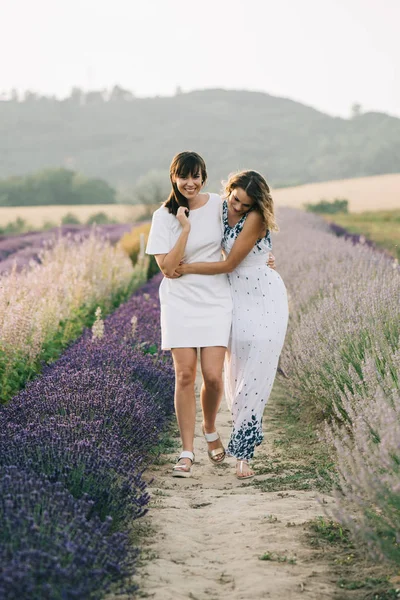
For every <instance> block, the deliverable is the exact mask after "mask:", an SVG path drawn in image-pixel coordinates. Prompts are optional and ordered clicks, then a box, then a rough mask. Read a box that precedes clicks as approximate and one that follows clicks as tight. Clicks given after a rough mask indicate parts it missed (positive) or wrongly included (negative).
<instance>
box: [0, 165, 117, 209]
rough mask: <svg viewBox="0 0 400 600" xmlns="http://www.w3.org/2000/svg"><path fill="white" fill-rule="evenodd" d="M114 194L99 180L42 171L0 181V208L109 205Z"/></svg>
mask: <svg viewBox="0 0 400 600" xmlns="http://www.w3.org/2000/svg"><path fill="white" fill-rule="evenodd" d="M114 202H115V190H114V189H113V188H112V187H111V186H110V185H109V184H108V183H106V182H105V181H103V180H101V179H87V178H85V177H83V176H81V175H77V174H76V173H74V171H69V170H68V169H46V170H44V171H39V172H36V173H33V174H31V175H26V176H24V177H9V178H8V179H3V180H0V206H52V205H57V204H58V205H64V204H67V205H68V204H113V203H114Z"/></svg>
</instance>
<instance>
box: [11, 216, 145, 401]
mask: <svg viewBox="0 0 400 600" xmlns="http://www.w3.org/2000/svg"><path fill="white" fill-rule="evenodd" d="M64 233H65V235H64V236H58V237H56V238H54V237H50V238H48V237H46V236H45V237H44V238H41V242H40V249H39V247H38V246H37V245H35V244H34V245H33V247H27V248H26V249H27V250H29V252H31V253H32V252H34V253H35V252H37V253H38V258H37V260H38V261H37V262H36V261H34V260H31V261H30V263H29V265H28V266H25V267H24V268H20V269H18V263H15V264H14V265H13V266H12V267H11V270H10V269H7V270H5V271H4V273H3V274H2V275H0V401H2V402H5V401H7V400H8V399H9V398H11V397H12V396H13V395H14V394H15V393H16V392H17V391H18V390H19V389H20V388H21V387H22V386H23V385H24V384H25V382H26V381H28V380H29V379H31V378H32V377H34V376H35V375H36V374H37V373H39V372H40V371H41V368H42V364H43V363H48V362H49V361H52V360H54V359H56V358H57V357H58V356H59V354H60V352H61V351H62V350H63V349H64V348H65V347H66V346H67V345H68V344H69V343H70V342H71V341H73V340H74V339H76V338H77V337H78V336H79V335H80V334H81V333H82V330H83V327H84V326H85V325H89V324H91V323H92V322H93V316H94V312H95V310H96V309H98V308H100V309H101V310H102V311H103V314H104V313H105V314H108V313H109V312H111V311H112V310H113V309H114V308H116V307H117V306H118V305H119V304H120V303H121V302H122V301H124V300H126V299H127V298H128V297H129V296H130V294H131V293H132V291H133V290H134V289H135V288H136V287H137V286H138V285H140V284H141V283H143V281H144V280H145V270H146V268H147V266H145V265H144V263H140V264H139V263H136V265H135V267H134V266H133V265H132V261H131V260H130V258H129V257H128V256H127V255H126V253H124V252H123V250H122V249H120V248H119V247H118V246H113V245H112V243H111V241H110V239H109V237H108V236H105V235H104V232H102V231H99V230H98V229H97V228H88V229H87V231H84V232H82V231H80V232H79V234H75V235H73V234H72V233H71V232H69V233H67V232H64ZM12 241H13V242H14V241H15V240H12ZM4 247H5V244H3V248H4ZM15 254H18V253H15V252H14V253H12V255H11V258H10V259H9V260H12V257H13V256H14V255H15ZM7 262H8V260H7V259H6V260H5V261H3V263H0V265H1V264H4V263H7ZM19 266H20V267H22V266H21V264H20V265H19Z"/></svg>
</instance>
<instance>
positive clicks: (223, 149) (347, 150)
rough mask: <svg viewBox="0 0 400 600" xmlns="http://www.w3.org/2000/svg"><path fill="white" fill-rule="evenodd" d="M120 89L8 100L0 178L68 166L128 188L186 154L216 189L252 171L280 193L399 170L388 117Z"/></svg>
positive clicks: (2, 111)
mask: <svg viewBox="0 0 400 600" xmlns="http://www.w3.org/2000/svg"><path fill="white" fill-rule="evenodd" d="M122 92H123V90H122V91H121V93H119V94H117V93H114V94H112V95H111V97H108V98H107V99H106V98H105V97H104V95H103V94H102V93H100V92H90V93H88V94H83V93H82V92H80V91H79V90H75V91H74V93H73V94H71V96H70V97H69V98H66V99H64V100H57V99H55V98H46V97H38V96H35V95H34V94H28V95H27V96H26V98H25V100H24V101H23V102H18V101H17V100H16V99H13V100H9V101H1V102H0V131H1V136H0V157H1V159H0V177H8V176H10V175H16V174H18V175H20V174H25V173H28V172H32V171H36V170H40V169H43V168H46V167H59V166H64V167H68V168H72V169H74V170H76V171H79V172H81V173H83V174H84V175H85V176H91V177H101V178H103V179H106V180H107V181H109V182H110V183H112V184H113V185H119V186H125V185H131V184H132V183H134V182H135V181H136V179H137V178H138V177H139V176H140V175H142V174H144V173H146V172H148V171H149V170H150V169H163V170H165V169H167V168H168V165H169V163H170V161H171V158H172V156H173V155H174V154H175V153H176V152H178V151H180V150H182V149H194V150H196V151H198V152H199V153H201V154H202V155H204V157H205V159H206V161H207V164H208V165H209V168H210V183H211V184H212V186H213V187H215V185H216V184H217V182H218V181H220V179H221V178H223V177H226V176H227V174H228V173H229V172H230V171H232V170H235V169H240V168H249V167H251V168H254V169H257V170H260V171H262V172H263V173H265V174H266V176H267V177H268V179H269V181H270V182H271V183H272V184H273V185H274V186H275V187H277V186H282V185H295V184H300V183H305V182H310V181H326V180H330V179H343V178H348V177H362V176H365V175H378V174H383V173H393V172H396V171H398V170H399V165H400V119H398V118H395V117H391V116H389V115H386V114H381V113H367V114H361V115H359V116H356V117H354V118H353V119H350V120H347V119H342V118H336V117H331V116H328V115H326V114H324V113H322V112H319V111H317V110H315V109H313V108H310V107H308V106H305V105H303V104H300V103H298V102H294V101H292V100H289V99H285V98H277V97H274V96H271V95H268V94H265V93H260V92H247V91H227V90H218V89H215V90H203V91H195V92H190V93H185V94H177V95H176V96H174V97H155V98H135V97H134V96H132V94H129V93H122Z"/></svg>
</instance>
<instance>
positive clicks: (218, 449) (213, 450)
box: [201, 424, 226, 464]
mask: <svg viewBox="0 0 400 600" xmlns="http://www.w3.org/2000/svg"><path fill="white" fill-rule="evenodd" d="M201 429H202V431H203V435H204V437H205V438H206V442H207V446H208V450H207V454H208V458H209V459H210V460H211V462H212V463H214V464H220V463H222V462H223V461H224V460H225V456H226V452H225V448H224V447H223V445H222V442H221V438H220V437H219V434H218V433H217V431H213V432H207V433H206V430H205V427H204V424H203V425H202V426H201Z"/></svg>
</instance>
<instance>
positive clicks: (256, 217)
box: [176, 212, 263, 275]
mask: <svg viewBox="0 0 400 600" xmlns="http://www.w3.org/2000/svg"><path fill="white" fill-rule="evenodd" d="M262 230H263V221H262V217H261V215H260V214H259V213H257V212H251V213H250V214H249V215H248V217H247V219H246V222H245V224H244V226H243V229H242V231H241V232H240V234H239V235H238V237H237V239H236V241H235V243H234V244H233V247H232V250H231V251H230V253H229V254H228V256H227V258H226V260H223V261H219V262H201V263H188V264H183V265H180V266H179V267H177V268H176V272H177V273H180V274H181V275H187V274H198V275H218V274H220V273H231V272H232V271H234V270H235V269H236V267H237V266H238V265H239V264H240V263H241V262H242V260H243V259H244V258H246V256H247V255H248V254H249V252H250V251H251V250H252V248H253V247H254V244H255V243H256V241H257V240H258V239H259V238H260V235H262Z"/></svg>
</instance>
